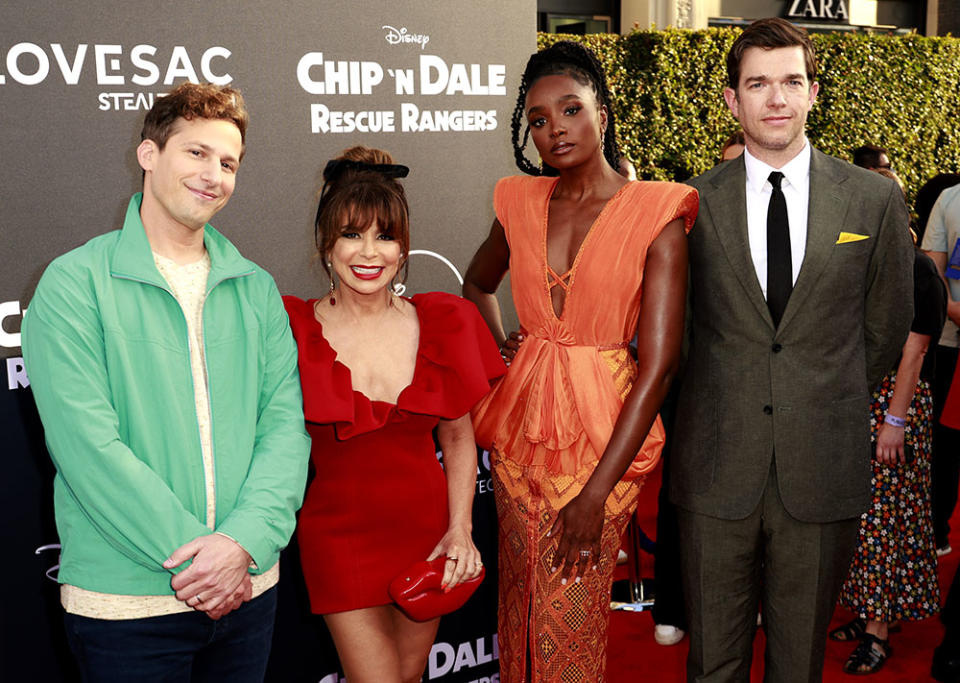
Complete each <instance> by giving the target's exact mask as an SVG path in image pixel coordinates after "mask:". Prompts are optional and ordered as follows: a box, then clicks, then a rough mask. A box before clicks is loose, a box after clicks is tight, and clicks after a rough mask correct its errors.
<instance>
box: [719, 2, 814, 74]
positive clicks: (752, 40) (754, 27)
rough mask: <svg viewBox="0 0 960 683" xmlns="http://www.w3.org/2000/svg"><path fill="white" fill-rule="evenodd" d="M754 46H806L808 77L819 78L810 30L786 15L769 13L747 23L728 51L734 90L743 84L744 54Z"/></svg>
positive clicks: (804, 47) (805, 57)
mask: <svg viewBox="0 0 960 683" xmlns="http://www.w3.org/2000/svg"><path fill="white" fill-rule="evenodd" d="M751 47H759V48H762V49H764V50H773V49H774V48H778V47H800V48H803V61H804V64H805V66H806V69H807V80H808V81H810V82H811V83H813V82H814V81H815V80H816V78H817V56H816V55H815V54H814V52H813V43H811V42H810V36H808V35H807V32H806V31H804V30H803V29H802V28H799V27H797V26H794V25H793V24H791V23H790V22H789V21H787V20H786V19H781V18H780V17H770V18H769V19H757V20H756V21H755V22H753V23H752V24H750V25H749V26H747V28H745V29H744V30H743V33H741V34H740V35H739V36H738V37H737V39H736V40H735V41H734V43H733V45H732V46H731V47H730V52H728V53H727V85H729V86H730V87H731V88H733V89H734V90H736V89H737V87H738V86H739V85H740V63H741V62H742V61H743V55H744V54H745V53H746V51H747V50H749V49H750V48H751Z"/></svg>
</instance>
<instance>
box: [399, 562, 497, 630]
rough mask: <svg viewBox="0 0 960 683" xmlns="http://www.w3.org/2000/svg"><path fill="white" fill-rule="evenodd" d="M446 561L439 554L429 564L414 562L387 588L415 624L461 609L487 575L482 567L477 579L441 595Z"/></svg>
mask: <svg viewBox="0 0 960 683" xmlns="http://www.w3.org/2000/svg"><path fill="white" fill-rule="evenodd" d="M446 561H447V558H446V557H444V556H443V555H441V556H440V557H437V558H435V559H433V560H430V561H429V562H428V561H426V560H423V561H421V562H415V563H413V564H412V565H410V566H409V567H407V568H406V569H405V570H404V571H402V572H400V574H399V575H398V576H397V577H396V578H395V579H394V580H393V581H391V582H390V586H389V587H388V588H387V591H388V592H389V593H390V597H391V598H393V600H394V602H396V603H397V606H398V607H399V608H400V609H401V610H403V611H404V613H405V614H406V615H407V616H408V617H410V618H411V619H413V620H414V621H429V620H430V619H436V618H437V617H439V616H442V615H444V614H449V613H450V612H453V611H454V610H458V609H460V608H461V607H463V604H464V603H465V602H466V601H467V600H468V599H469V598H470V596H471V595H473V592H474V591H475V590H477V587H479V586H480V584H481V583H482V582H483V577H484V576H486V570H485V569H484V568H483V567H481V568H480V575H479V576H477V577H475V578H472V579H469V580H467V581H464V582H463V583H460V584H457V585H456V586H454V587H453V588H452V589H451V590H450V591H449V592H447V593H444V592H443V591H442V590H441V589H440V582H441V581H442V580H443V567H444V564H445V563H446Z"/></svg>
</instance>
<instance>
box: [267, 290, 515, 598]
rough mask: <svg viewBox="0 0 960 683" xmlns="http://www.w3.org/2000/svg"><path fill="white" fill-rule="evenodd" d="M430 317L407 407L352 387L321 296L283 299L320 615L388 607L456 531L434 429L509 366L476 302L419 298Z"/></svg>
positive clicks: (309, 574)
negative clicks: (299, 407) (294, 364)
mask: <svg viewBox="0 0 960 683" xmlns="http://www.w3.org/2000/svg"><path fill="white" fill-rule="evenodd" d="M408 301H410V303H412V304H413V305H414V307H415V308H416V311H417V317H418V319H419V321H420V342H419V347H418V349H417V359H416V365H415V369H414V373H413V381H412V382H411V383H410V385H409V386H407V387H406V388H405V389H404V390H403V391H402V392H400V395H399V396H398V397H397V403H396V404H392V403H385V402H383V401H371V400H370V399H368V398H367V397H366V396H364V395H363V394H361V393H360V392H358V391H354V390H353V385H352V382H351V376H350V370H349V369H348V368H347V367H346V366H345V365H343V364H342V363H340V362H338V361H337V354H336V352H335V351H334V350H333V348H332V347H331V346H330V344H328V343H327V340H326V339H325V338H324V336H323V327H322V325H321V324H320V323H319V322H318V321H317V319H316V318H315V317H314V314H313V310H314V309H313V306H314V303H315V300H309V301H304V300H302V299H298V298H296V297H291V296H287V297H284V305H285V306H286V309H287V313H288V314H289V316H290V326H291V328H292V329H293V335H294V337H295V338H296V341H297V348H298V353H299V365H300V383H301V385H302V387H303V412H304V416H305V418H306V423H307V425H306V426H307V431H308V432H309V433H310V436H311V437H312V439H313V445H312V447H311V452H310V457H311V461H312V464H313V470H314V471H313V479H312V481H311V482H310V485H309V487H308V489H307V495H306V498H305V500H304V503H303V508H302V509H301V510H300V518H299V522H298V524H297V541H298V543H299V546H300V560H301V564H302V566H303V575H304V578H305V579H306V584H307V591H308V593H309V595H310V608H311V610H312V611H313V612H314V613H317V614H329V613H332V612H343V611H346V610H352V609H360V608H363V607H373V606H376V605H385V604H389V603H390V602H392V600H391V599H390V596H389V595H388V593H387V586H388V585H389V583H390V581H391V580H392V579H393V578H394V577H395V576H396V575H397V574H399V573H400V572H402V571H403V570H404V569H406V568H407V567H408V566H410V565H411V564H413V563H414V562H417V561H419V560H425V559H426V558H427V556H428V555H429V554H430V552H431V551H432V550H433V548H434V546H436V544H437V542H438V541H439V540H440V538H441V537H442V536H443V534H444V533H445V532H446V530H447V521H448V510H447V481H446V477H445V476H444V473H443V468H442V466H441V465H440V463H439V461H438V459H437V452H436V450H437V449H436V446H435V445H434V440H433V428H434V427H435V426H436V425H437V423H438V422H439V420H440V419H441V418H444V419H455V418H458V417H461V416H463V415H465V414H467V413H468V412H469V411H470V409H471V408H472V407H473V405H474V404H475V403H476V402H477V401H478V400H480V398H481V397H483V396H484V395H485V394H486V393H487V392H488V391H489V390H490V382H491V381H492V380H493V379H495V378H497V377H499V376H501V375H502V374H503V373H504V371H505V367H504V365H503V361H502V360H501V358H500V354H499V351H498V349H497V345H496V343H495V342H494V341H493V337H492V336H491V334H490V332H489V330H488V329H487V326H486V324H485V323H484V321H483V318H481V317H480V314H479V312H478V311H477V309H476V307H475V306H474V305H473V304H472V303H470V302H468V301H466V300H464V299H461V298H460V297H457V296H453V295H452V294H445V293H442V292H433V293H428V294H418V295H416V296H414V297H413V298H412V299H408Z"/></svg>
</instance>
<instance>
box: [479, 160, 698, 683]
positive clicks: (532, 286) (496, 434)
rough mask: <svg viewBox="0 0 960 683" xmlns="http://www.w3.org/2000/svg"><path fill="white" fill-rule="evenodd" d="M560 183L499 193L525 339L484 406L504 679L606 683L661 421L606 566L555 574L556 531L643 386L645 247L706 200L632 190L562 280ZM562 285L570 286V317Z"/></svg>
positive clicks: (632, 477) (608, 527)
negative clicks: (615, 586)
mask: <svg viewBox="0 0 960 683" xmlns="http://www.w3.org/2000/svg"><path fill="white" fill-rule="evenodd" d="M557 180H558V179H557V178H543V177H539V178H537V177H524V176H514V177H509V178H504V179H502V180H500V182H499V183H498V184H497V187H496V190H495V192H494V209H495V210H496V214H497V218H498V219H499V221H500V223H501V225H503V229H504V232H505V233H506V237H507V242H508V244H509V245H510V278H511V283H512V292H513V301H514V305H515V306H516V310H517V314H518V316H519V318H520V323H521V329H522V330H523V332H524V334H525V339H524V341H523V343H522V344H521V346H520V349H519V351H518V352H517V354H516V356H515V357H514V359H513V362H512V363H511V365H510V367H509V369H508V370H507V374H506V376H505V377H504V378H503V379H501V380H500V381H499V383H498V384H496V385H495V386H494V388H493V390H492V391H491V392H490V393H489V394H488V395H487V396H486V397H485V398H484V399H482V400H481V401H480V403H479V404H477V406H476V407H475V408H474V410H473V420H474V429H475V431H476V434H477V440H478V443H480V444H482V445H484V446H485V447H487V448H489V450H490V452H491V464H492V469H493V481H494V493H495V496H496V501H497V516H498V522H499V572H500V577H499V611H498V621H499V624H498V634H499V635H498V638H499V646H500V680H501V681H502V682H503V683H521V682H523V681H526V680H530V681H569V682H574V681H576V682H585V681H603V680H605V669H606V646H607V625H608V623H609V610H610V604H609V603H610V588H611V583H612V578H613V569H614V566H615V563H616V556H617V552H618V550H619V548H620V541H621V538H622V536H623V532H624V529H625V527H626V525H627V522H628V521H629V519H630V516H631V515H632V514H633V511H634V510H635V509H636V504H637V497H638V494H639V491H640V487H641V484H642V482H643V478H644V474H645V473H647V472H649V471H650V470H651V469H653V467H654V466H655V465H656V464H657V461H658V460H659V457H660V451H661V449H662V447H663V441H664V432H663V424H662V422H661V421H660V418H659V417H658V418H657V420H656V422H655V423H654V425H653V427H652V428H651V430H650V433H649V435H648V436H647V438H646V440H645V441H644V443H643V446H642V448H641V449H640V452H639V453H638V454H637V456H636V459H635V460H634V462H633V463H632V465H631V466H630V468H629V470H628V472H627V474H626V475H625V476H624V477H623V479H622V480H621V481H620V482H619V483H618V484H617V485H616V486H615V487H614V489H613V491H612V492H611V494H610V496H609V497H608V498H607V501H606V509H605V519H604V525H603V533H602V540H601V547H602V552H601V557H600V558H595V559H596V561H597V570H596V571H593V570H588V571H587V572H586V573H585V575H584V576H583V577H581V581H580V582H575V581H568V582H567V583H566V585H562V584H561V576H560V572H556V573H552V572H551V571H550V570H551V568H552V567H553V559H552V558H553V553H554V551H555V550H556V547H557V543H558V542H559V538H557V537H554V538H548V537H547V536H546V534H547V532H548V531H549V530H550V528H551V527H552V525H553V523H554V521H555V520H556V517H557V513H558V512H559V511H560V509H561V508H563V506H564V505H566V504H567V503H568V502H570V500H571V499H573V498H574V497H575V496H576V495H577V494H578V493H579V492H580V490H581V489H582V488H583V485H584V484H585V483H586V481H587V479H588V478H589V477H590V475H591V473H592V472H593V470H594V468H595V467H596V465H597V462H598V461H599V459H600V457H601V455H602V454H603V451H604V449H605V448H606V445H607V441H608V440H609V438H610V435H611V434H612V432H613V427H614V423H615V422H616V420H617V417H618V416H619V414H620V409H621V407H622V406H623V401H624V399H625V398H626V396H627V394H628V393H629V391H630V388H631V387H632V386H633V382H634V380H635V378H636V376H637V364H636V362H635V361H634V360H633V357H632V356H631V354H630V351H629V342H630V340H631V339H632V338H633V335H634V333H635V332H636V329H637V321H638V319H639V315H640V304H641V297H642V294H643V270H644V264H645V261H646V255H647V250H648V248H649V246H650V244H651V243H652V242H653V240H654V239H656V237H657V236H658V235H659V234H660V231H661V230H662V229H663V228H664V227H665V226H666V225H667V224H668V223H670V222H671V221H672V220H674V219H676V218H681V217H682V218H683V219H684V222H685V227H686V230H687V231H689V230H690V228H691V227H692V226H693V222H694V219H695V218H696V214H697V208H698V199H697V193H696V191H695V190H694V189H692V188H690V187H687V186H685V185H679V184H675V183H660V182H630V183H627V184H626V185H624V186H623V187H622V188H621V189H620V191H619V192H618V193H617V194H616V195H615V196H614V197H613V198H611V199H610V201H608V202H607V204H606V206H605V207H604V209H603V211H601V213H600V215H599V216H598V217H597V219H596V221H595V222H594V224H593V225H592V226H591V228H590V231H589V232H588V233H587V235H586V237H585V238H584V240H583V244H582V245H581V247H580V251H579V253H578V254H577V257H576V259H575V260H574V263H573V265H572V266H571V268H570V270H569V271H568V272H566V273H556V272H554V271H553V270H552V269H551V268H550V266H549V265H548V263H547V218H548V211H549V205H550V197H551V196H552V194H553V191H554V188H555V187H556V183H557ZM554 287H563V288H564V289H565V290H566V299H565V302H564V306H563V311H562V315H560V316H557V315H556V313H555V312H554V309H553V303H552V301H551V290H552V289H553V288H554ZM640 333H641V334H642V331H641V332H640ZM640 362H641V363H642V362H643V359H642V358H641V359H640ZM528 662H529V666H530V671H529V672H528V671H527V664H528Z"/></svg>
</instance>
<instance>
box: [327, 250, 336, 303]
mask: <svg viewBox="0 0 960 683" xmlns="http://www.w3.org/2000/svg"><path fill="white" fill-rule="evenodd" d="M327 272H329V273H330V305H331V306H336V305H337V298H336V297H335V296H334V295H333V292H334V289H335V286H334V283H333V264H332V263H330V262H329V261H327Z"/></svg>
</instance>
